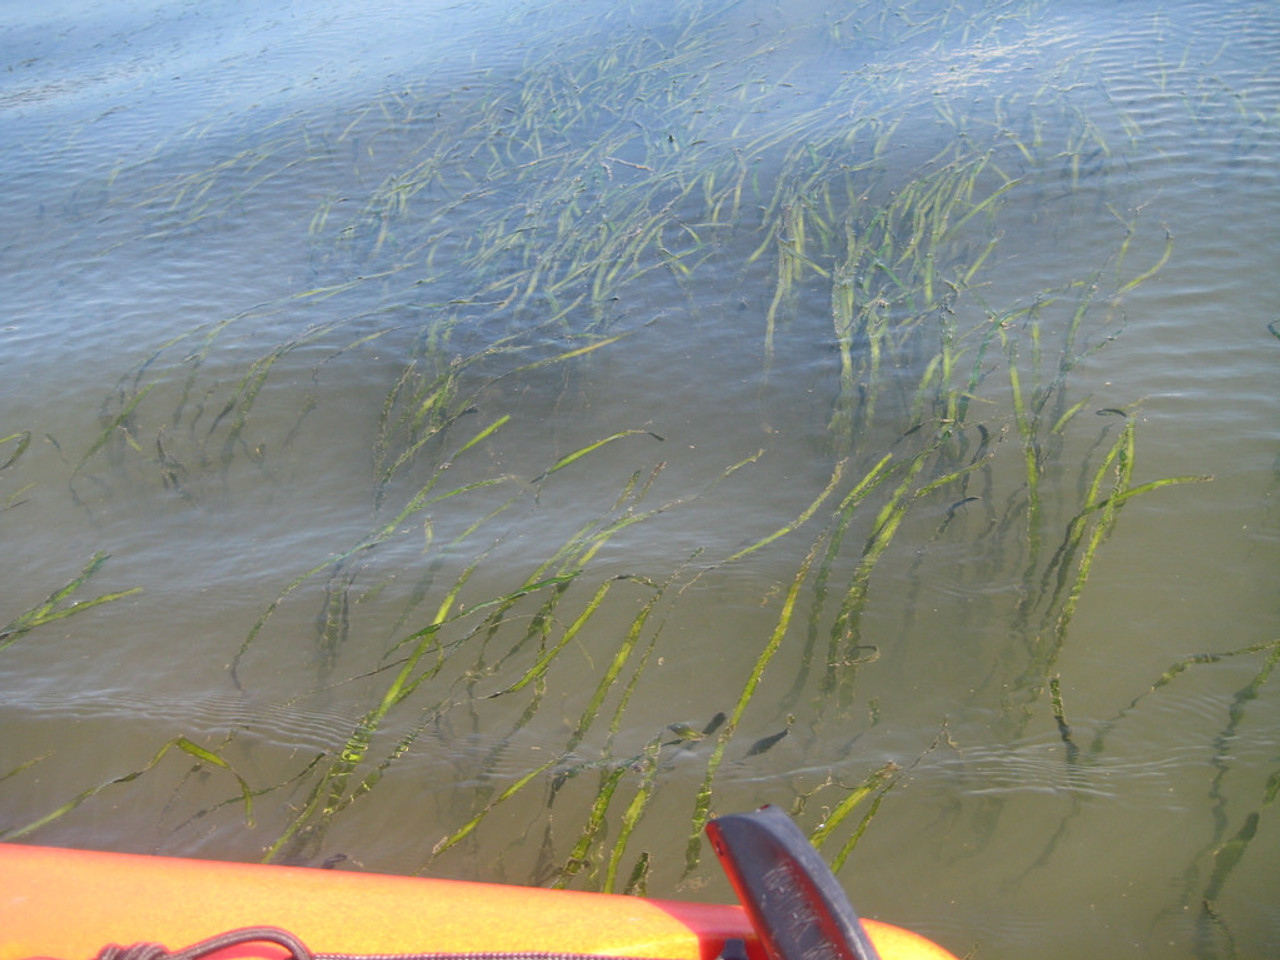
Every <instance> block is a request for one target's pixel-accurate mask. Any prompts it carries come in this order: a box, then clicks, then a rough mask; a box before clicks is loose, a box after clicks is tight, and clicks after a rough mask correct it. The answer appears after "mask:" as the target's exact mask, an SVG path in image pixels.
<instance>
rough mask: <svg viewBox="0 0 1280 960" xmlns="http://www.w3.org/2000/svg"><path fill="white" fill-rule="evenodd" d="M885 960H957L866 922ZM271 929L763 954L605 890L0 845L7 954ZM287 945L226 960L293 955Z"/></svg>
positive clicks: (387, 943)
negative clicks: (730, 948)
mask: <svg viewBox="0 0 1280 960" xmlns="http://www.w3.org/2000/svg"><path fill="white" fill-rule="evenodd" d="M864 924H865V926H866V928H867V932H868V934H869V935H870V936H871V939H872V941H873V942H874V943H875V945H876V948H877V949H878V950H879V952H880V954H881V958H882V960H954V958H953V957H952V955H951V954H949V953H947V952H946V951H945V950H943V949H942V948H940V947H938V946H936V945H935V944H933V943H932V942H931V941H929V940H926V939H925V938H923V937H919V936H917V935H916V934H913V933H911V932H910V931H906V930H902V929H901V928H898V927H893V926H890V925H888V924H882V923H877V922H875V921H871V920H866V921H864ZM260 926H273V927H279V928H282V929H284V930H287V931H289V932H290V933H292V934H293V935H294V936H296V937H297V938H298V939H300V940H301V941H302V942H303V943H304V944H306V945H307V947H308V948H309V949H310V950H311V952H312V953H314V954H322V953H323V954H334V953H344V954H360V955H369V954H382V955H388V954H422V953H451V954H463V953H466V954H476V953H504V952H511V953H517V952H519V953H529V952H538V953H558V954H580V955H586V956H598V957H629V958H636V960H714V958H715V957H717V956H718V955H719V954H720V951H721V949H722V947H723V945H724V943H725V941H726V940H727V939H740V940H743V941H745V943H746V946H747V951H748V956H749V958H750V960H764V953H763V949H762V947H761V946H760V944H759V942H758V941H757V939H756V937H755V934H754V933H753V932H752V930H751V925H750V921H749V920H748V918H747V916H746V914H745V912H744V911H743V910H742V908H741V907H737V906H728V905H718V904H701V903H686V902H682V901H669V900H649V899H643V898H639V897H626V896H617V895H611V894H602V893H583V892H578V891H562V890H554V891H553V890H543V889H538V888H530V887H516V886H506V885H501V884H489V883H471V882H465V881H457V880H435V879H422V878H415V877H394V876H384V875H381V874H367V873H356V872H352V871H341V870H319V869H313V868H307V867H284V866H276V865H262V864H239V863H221V862H209V861H202V860H187V859H180V858H172V857H152V856H142V855H136V854H118V853H101V852H92V851H84V850H64V849H57V848H52V847H38V846H27V845H20V844H0V960H26V958H30V957H54V958H59V960H89V958H92V957H95V956H96V955H97V954H98V952H99V951H100V950H101V949H102V948H103V947H104V946H107V945H108V944H119V945H122V946H127V945H130V944H134V943H142V942H150V943H160V944H163V945H164V946H165V947H167V948H169V949H170V950H177V949H180V948H182V947H186V946H189V945H191V944H193V943H197V942H199V941H201V940H205V939H207V938H209V937H213V936H216V935H218V934H221V933H224V932H226V931H228V930H233V929H237V928H241V927H260ZM287 956H288V953H287V951H286V950H285V949H284V948H283V947H278V946H275V945H272V944H253V945H245V946H238V947H232V948H228V949H226V950H223V951H221V952H220V953H218V954H217V960H253V958H257V960H284V958H286V957H287Z"/></svg>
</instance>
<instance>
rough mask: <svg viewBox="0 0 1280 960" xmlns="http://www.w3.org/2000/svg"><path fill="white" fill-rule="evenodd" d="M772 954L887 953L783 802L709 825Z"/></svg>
mask: <svg viewBox="0 0 1280 960" xmlns="http://www.w3.org/2000/svg"><path fill="white" fill-rule="evenodd" d="M707 836H708V837H709V838H710V839H711V846H712V847H713V848H714V849H715V851H716V856H718V857H719V858H720V865H721V866H722V867H724V872H725V873H727V874H728V875H729V882H730V883H732V884H733V889H734V891H735V892H736V893H737V894H738V899H739V900H740V901H742V905H743V906H744V907H746V910H747V914H748V915H749V916H750V917H751V925H752V926H753V927H755V931H756V935H757V936H758V937H759V938H760V941H761V942H762V943H763V944H764V947H765V951H766V952H767V953H768V954H769V957H770V960H880V955H879V954H878V953H876V948H875V946H874V945H872V943H871V938H870V937H868V936H867V933H866V931H865V930H863V928H862V921H861V920H859V919H858V915H857V914H856V913H854V912H853V907H852V906H850V904H849V898H848V897H846V896H845V894H844V891H843V890H842V889H841V888H840V884H839V883H837V882H836V878H835V876H834V875H833V874H832V873H831V870H830V869H828V867H827V865H826V863H825V862H823V859H822V858H821V857H820V856H818V851H817V850H815V849H814V848H813V845H812V844H811V843H809V841H808V840H807V839H806V838H805V835H804V834H803V833H801V832H800V828H799V827H797V826H796V825H795V824H794V823H792V822H791V818H790V817H788V816H787V815H786V814H785V813H783V812H782V811H781V810H779V809H778V808H777V807H762V808H761V809H759V810H757V811H755V812H754V813H734V814H730V815H729V816H725V817H718V818H717V819H715V820H712V821H711V822H710V823H708V824H707Z"/></svg>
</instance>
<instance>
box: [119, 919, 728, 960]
mask: <svg viewBox="0 0 1280 960" xmlns="http://www.w3.org/2000/svg"><path fill="white" fill-rule="evenodd" d="M247 943H274V944H276V945H278V946H281V947H284V948H285V949H286V950H288V951H289V953H290V955H291V957H292V960H628V958H626V957H605V956H597V955H594V954H591V955H587V954H578V953H555V952H548V951H537V950H529V951H511V952H480V951H476V952H472V953H397V954H353V953H312V952H311V951H310V950H309V949H307V945H306V944H304V943H303V942H302V941H301V940H299V939H298V938H297V937H296V936H294V935H293V934H292V933H290V932H289V931H288V930H281V929H280V928H279V927H243V928H241V929H239V930H228V931H227V932H226V933H220V934H218V936H216V937H210V938H209V939H207V940H201V941H200V942H199V943H193V944H192V945H191V946H189V947H184V948H183V949H181V950H172V951H171V950H169V949H168V948H166V947H163V946H161V945H160V944H158V943H135V944H133V945H132V946H128V947H122V946H119V945H117V944H114V943H112V944H108V945H107V946H105V947H103V948H102V949H101V950H99V951H98V955H97V957H95V958H94V960H202V958H204V957H207V956H209V955H210V954H214V953H217V952H218V951H220V950H226V949H228V948H229V947H239V946H243V945H244V944H247ZM716 960H747V953H746V947H745V944H744V943H743V941H741V940H727V941H726V942H725V944H724V948H723V949H722V950H721V951H720V956H718V957H717V958H716Z"/></svg>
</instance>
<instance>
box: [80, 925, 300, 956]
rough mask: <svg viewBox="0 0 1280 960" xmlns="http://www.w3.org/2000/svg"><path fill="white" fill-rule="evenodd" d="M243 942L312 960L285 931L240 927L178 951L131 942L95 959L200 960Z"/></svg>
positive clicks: (108, 948)
mask: <svg viewBox="0 0 1280 960" xmlns="http://www.w3.org/2000/svg"><path fill="white" fill-rule="evenodd" d="M245 943H274V944H277V945H279V946H281V947H284V948H285V949H286V950H288V951H289V953H290V954H292V956H293V960H312V954H311V951H310V950H308V949H307V947H306V944H304V943H303V942H302V941H301V940H299V939H298V938H297V937H295V936H294V935H293V934H292V933H290V932H289V931H288V930H281V929H280V928H279V927H243V928H241V929H239V930H228V931H227V932H226V933H220V934H218V936H216V937H210V938H209V939H208V940H201V941H200V942H199V943H193V944H192V945H191V946H189V947H184V948H183V949H181V950H174V951H170V950H168V949H166V948H165V947H162V946H161V945H160V944H158V943H135V944H133V946H130V947H121V946H118V945H116V944H114V943H112V944H108V945H107V946H105V947H103V948H102V949H101V950H99V951H98V956H97V958H96V960H200V958H202V957H207V956H208V955H209V954H211V953H217V952H218V951H219V950H225V949H227V948H228V947H238V946H240V945H242V944H245Z"/></svg>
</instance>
